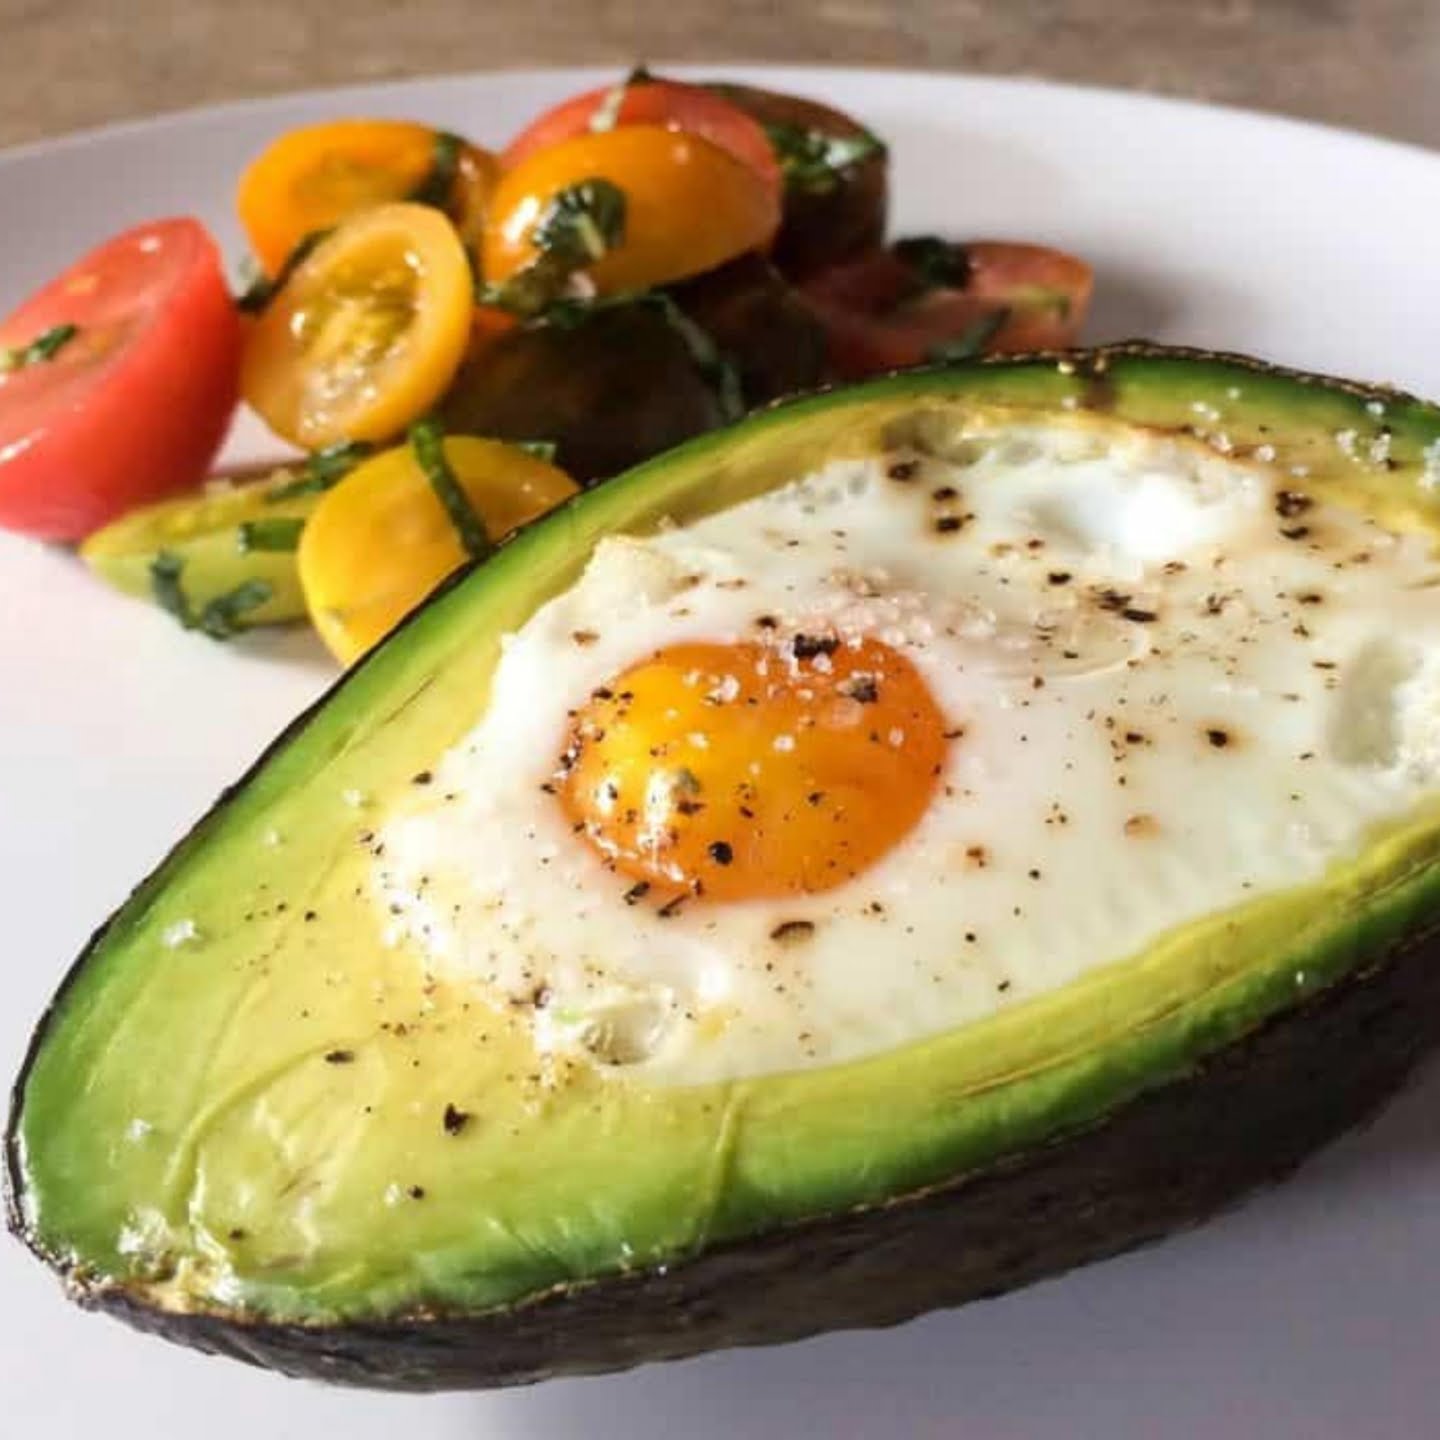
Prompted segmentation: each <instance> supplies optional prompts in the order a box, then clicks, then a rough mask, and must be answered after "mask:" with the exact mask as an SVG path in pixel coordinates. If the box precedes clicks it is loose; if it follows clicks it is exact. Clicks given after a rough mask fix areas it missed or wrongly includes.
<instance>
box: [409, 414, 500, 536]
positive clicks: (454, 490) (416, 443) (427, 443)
mask: <svg viewBox="0 0 1440 1440" xmlns="http://www.w3.org/2000/svg"><path fill="white" fill-rule="evenodd" d="M410 448H411V450H413V451H414V452H415V459H416V460H417V461H418V462H419V465H420V469H421V472H422V473H423V474H424V476H425V478H426V479H427V480H428V481H429V482H430V488H431V489H432V490H433V491H434V492H435V498H436V499H437V500H439V502H440V504H441V505H442V506H443V507H444V510H445V513H446V515H448V516H449V517H450V523H451V524H452V525H453V526H454V527H455V533H456V534H457V535H459V537H460V544H461V546H462V547H463V548H464V550H465V553H466V554H467V555H468V556H469V557H470V558H471V559H472V560H483V559H484V558H485V557H486V556H487V555H488V554H489V553H490V551H491V549H492V548H493V547H492V546H491V544H490V537H489V536H488V535H487V534H486V533H485V526H484V524H483V523H482V522H481V519H480V517H479V516H478V515H477V514H476V513H475V507H474V506H473V505H471V503H470V497H469V496H468V495H466V493H465V492H464V490H462V489H461V488H460V482H459V481H458V480H457V479H456V478H455V472H454V470H452V469H451V468H450V461H449V459H448V458H447V456H446V454H445V432H444V430H443V429H441V427H440V422H439V421H438V420H419V421H416V423H415V424H414V425H412V426H411V427H410Z"/></svg>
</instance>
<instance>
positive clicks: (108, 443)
mask: <svg viewBox="0 0 1440 1440" xmlns="http://www.w3.org/2000/svg"><path fill="white" fill-rule="evenodd" d="M61 335H68V338H67V339H64V340H63V342H62V343H60V344H59V345H58V346H55V347H54V348H53V350H52V352H51V353H50V354H49V355H48V357H47V356H44V355H41V354H36V353H35V352H36V350H37V348H38V349H40V350H44V349H46V348H47V346H46V344H45V342H46V337H50V343H51V345H53V343H54V339H55V338H56V337H57V336H61ZM37 342H40V343H39V345H38V347H37ZM0 352H3V353H4V355H5V357H6V364H5V368H4V369H3V370H0V525H3V526H4V527H5V528H7V529H11V530H19V531H22V532H24V533H25V534H28V535H34V536H36V537H38V538H39V539H42V540H62V541H72V540H81V539H83V538H84V537H85V536H86V535H88V534H90V532H91V531H93V530H97V529H99V527H100V526H102V525H104V524H105V523H107V522H108V521H110V520H113V519H114V518H115V517H116V516H117V515H120V514H122V513H123V512H125V511H126V510H129V509H132V508H133V507H135V506H138V505H143V504H146V503H148V502H149V501H152V500H160V499H163V498H165V497H166V496H169V495H174V494H177V493H178V492H180V491H182V490H186V489H189V488H190V487H192V486H194V485H198V484H199V482H200V481H201V479H202V478H203V477H204V475H205V472H206V469H207V467H208V466H209V464H210V462H211V460H212V459H213V457H214V455H215V452H216V450H217V449H218V448H219V445H220V442H221V440H222V439H223V438H224V435H225V431H226V429H227V427H228V425H229V423H230V417H231V414H232V413H233V411H234V408H235V401H236V393H237V387H238V375H239V365H240V320H239V317H238V316H237V315H236V313H235V308H234V305H233V304H232V302H231V299H230V294H229V290H228V288H227V286H226V284H225V277H224V274H223V271H222V269H221V262H220V255H219V252H218V251H217V250H216V248H215V244H214V242H213V241H212V240H211V239H210V236H209V235H208V234H207V233H206V231H205V229H204V228H203V227H202V226H201V225H200V224H199V222H198V221H195V220H189V219H174V220H158V221H155V222H153V223H151V224H148V225H141V226H137V227H136V228H135V229H133V230H127V231H126V232H125V233H124V234H122V235H117V236H116V237H115V238H114V239H113V240H109V241H107V242H106V243H105V244H103V245H101V246H100V247H99V248H98V249H96V250H93V251H91V253H90V254H88V255H87V256H85V258H84V259H83V260H81V261H79V262H78V263H77V264H75V265H72V266H71V267H70V269H68V270H66V271H65V272H64V273H63V274H62V275H60V276H58V277H57V278H56V279H55V280H53V281H51V282H50V284H49V285H47V286H46V287H45V288H44V289H43V290H41V291H39V292H38V293H37V294H35V295H34V296H32V297H31V298H30V299H29V300H27V301H26V302H25V303H24V304H23V305H21V307H20V308H19V309H18V310H16V311H15V312H14V313H13V314H12V315H10V316H9V317H8V318H7V319H6V320H5V321H4V322H3V323H0Z"/></svg>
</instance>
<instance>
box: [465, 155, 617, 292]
mask: <svg viewBox="0 0 1440 1440" xmlns="http://www.w3.org/2000/svg"><path fill="white" fill-rule="evenodd" d="M624 238H625V192H624V191H623V190H621V189H620V188H619V186H617V185H613V184H611V182H610V181H609V180H603V179H600V178H599V177H598V176H597V177H595V178H593V179H590V180H581V181H578V182H577V183H576V184H574V185H569V186H567V187H566V188H565V189H564V190H562V191H560V193H559V194H558V195H556V196H555V198H554V199H553V200H552V201H551V202H550V204H549V205H548V206H547V207H546V208H545V211H544V213H543V214H542V215H541V216H540V218H539V220H537V221H536V222H535V226H534V228H533V229H532V230H531V232H530V240H531V243H532V244H533V245H534V246H535V249H536V251H537V252H538V253H537V254H536V256H535V258H534V259H533V260H532V261H531V262H530V263H529V264H528V265H525V266H524V267H522V268H521V269H519V270H517V271H516V272H515V273H514V274H513V275H511V276H509V277H508V278H507V279H505V280H503V281H501V282H500V283H499V284H498V285H481V286H479V287H478V288H477V290H476V292H475V303H476V304H477V305H494V306H496V307H498V308H499V309H501V310H508V311H509V312H510V313H511V314H512V315H519V316H521V317H522V318H524V319H534V318H536V317H538V316H540V315H543V314H546V312H547V311H548V310H549V309H550V308H551V307H552V306H554V305H555V304H556V302H557V301H560V300H561V299H562V297H563V296H564V292H565V289H566V286H567V285H569V283H570V277H571V276H572V275H573V274H574V273H575V272H576V271H577V270H581V269H584V267H585V266H587V265H592V264H594V262H595V261H596V260H598V259H600V257H601V256H602V255H604V254H605V253H606V252H607V251H609V250H612V249H613V248H614V247H615V246H616V245H618V244H620V243H621V241H623V240H624Z"/></svg>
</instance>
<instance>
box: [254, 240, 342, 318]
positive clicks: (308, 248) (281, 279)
mask: <svg viewBox="0 0 1440 1440" xmlns="http://www.w3.org/2000/svg"><path fill="white" fill-rule="evenodd" d="M329 233H330V231H329V230H328V229H327V230H312V231H311V232H310V233H309V234H308V235H306V236H304V237H302V239H301V241H300V243H299V244H298V245H297V246H296V247H295V248H294V249H293V250H292V251H291V252H290V253H289V254H288V255H287V256H286V257H285V263H284V264H283V265H282V266H281V267H280V268H279V269H278V270H277V271H276V272H275V274H274V277H273V278H272V277H270V276H267V275H260V276H258V277H257V278H256V279H254V280H252V281H251V282H250V284H249V285H247V286H246V287H245V289H244V290H242V291H241V292H240V294H239V295H237V296H236V297H235V308H236V309H237V310H239V311H241V312H242V313H244V314H246V315H259V314H260V313H261V312H262V311H263V310H264V309H265V307H266V306H267V305H269V303H270V302H271V301H272V300H273V299H274V298H275V297H276V296H277V295H278V294H279V293H280V292H281V291H282V290H283V289H284V288H285V285H286V283H287V282H288V281H289V279H290V277H291V276H292V275H293V274H294V273H295V271H296V270H297V269H299V267H300V266H301V265H302V264H304V262H305V261H306V260H308V259H309V258H310V254H311V252H312V251H313V250H314V249H315V247H316V246H317V245H318V244H319V243H320V242H321V241H322V240H323V239H324V238H325V237H326V236H327V235H328V234H329Z"/></svg>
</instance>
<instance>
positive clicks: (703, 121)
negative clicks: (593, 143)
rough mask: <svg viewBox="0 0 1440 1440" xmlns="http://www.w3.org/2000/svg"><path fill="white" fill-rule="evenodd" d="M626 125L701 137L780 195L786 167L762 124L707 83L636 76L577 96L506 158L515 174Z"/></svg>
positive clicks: (529, 130) (530, 128)
mask: <svg viewBox="0 0 1440 1440" xmlns="http://www.w3.org/2000/svg"><path fill="white" fill-rule="evenodd" d="M623 125H659V126H661V127H662V128H664V129H667V130H684V131H685V132H686V133H687V134H690V135H699V136H700V137H701V138H702V139H705V140H708V141H709V142H710V143H711V144H712V145H718V146H719V147H720V149H722V150H728V151H729V152H730V154H731V155H733V156H734V157H735V158H736V159H737V160H739V161H741V163H743V164H745V165H748V166H749V167H750V168H751V169H752V170H753V171H755V173H756V174H757V175H759V176H760V178H761V179H762V180H764V181H765V183H766V184H767V185H769V186H770V188H771V189H772V190H773V191H774V192H775V194H776V196H777V197H778V196H779V194H780V189H781V185H782V183H783V182H782V179H781V175H780V164H779V162H778V161H777V160H776V158H775V151H774V148H773V147H772V145H771V143H770V139H769V136H767V135H766V133H765V131H764V129H763V128H762V127H761V125H760V123H759V122H758V121H757V120H755V119H754V117H753V116H750V115H747V114H746V113H745V111H744V110H742V109H741V108H740V107H739V106H738V105H735V104H732V103H731V102H730V101H729V100H727V99H725V97H724V96H723V95H720V94H718V93H717V92H716V91H714V90H711V89H709V88H708V87H706V86H704V85H685V84H682V83H680V82H679V81H675V80H658V79H655V78H653V77H645V76H632V77H631V78H630V79H629V80H622V81H620V82H619V83H617V84H615V85H606V86H602V87H601V88H600V89H598V90H587V91H585V93H584V94H582V95H575V96H572V97H571V98H570V99H569V100H565V101H562V102H561V103H560V104H559V105H556V106H555V107H554V108H553V109H551V110H547V111H546V112H545V113H544V114H543V115H541V116H540V118H539V119H538V120H535V121H533V122H532V123H531V124H529V125H527V126H526V127H525V129H524V130H522V131H521V132H520V134H519V135H517V136H516V137H515V139H513V140H512V141H511V142H510V144H509V145H508V146H506V148H505V150H504V152H503V153H502V155H501V157H500V163H501V165H502V167H503V168H505V169H507V170H510V169H513V168H514V167H515V166H516V165H519V164H520V163H521V162H522V161H523V160H527V159H529V158H530V156H532V155H534V154H535V153H536V152H537V151H540V150H545V149H548V148H549V147H550V146H552V145H557V144H559V143H560V142H561V141H563V140H573V139H574V138H575V137H576V136H577V135H588V134H591V133H592V132H597V131H599V132H603V131H605V130H613V129H615V128H616V127H618V126H623Z"/></svg>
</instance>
